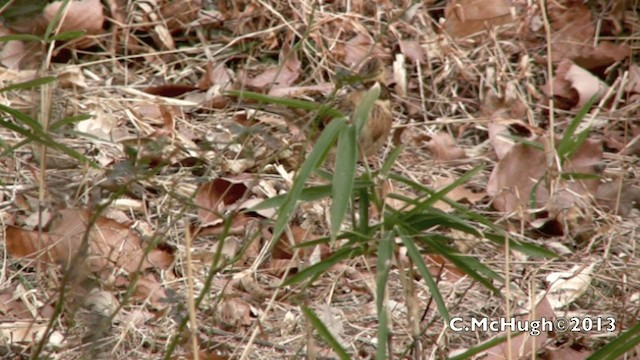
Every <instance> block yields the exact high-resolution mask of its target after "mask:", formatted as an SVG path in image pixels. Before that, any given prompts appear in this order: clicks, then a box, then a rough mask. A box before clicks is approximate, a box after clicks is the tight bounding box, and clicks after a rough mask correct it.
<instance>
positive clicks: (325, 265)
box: [282, 246, 362, 286]
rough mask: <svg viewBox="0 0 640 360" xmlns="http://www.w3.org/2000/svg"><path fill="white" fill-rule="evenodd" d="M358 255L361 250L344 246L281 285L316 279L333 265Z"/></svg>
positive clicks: (360, 253)
mask: <svg viewBox="0 0 640 360" xmlns="http://www.w3.org/2000/svg"><path fill="white" fill-rule="evenodd" d="M358 255H362V249H360V248H353V247H349V246H344V247H342V248H341V249H339V250H338V251H336V252H334V253H333V254H332V255H331V256H329V257H328V258H326V259H324V260H322V261H320V262H319V263H317V264H314V265H311V266H309V267H307V268H304V269H303V270H302V271H300V272H298V273H297V274H295V275H293V276H292V277H290V278H288V279H287V280H286V281H285V282H284V283H283V284H282V285H283V286H288V285H293V284H297V283H300V282H302V281H304V280H306V279H309V278H317V277H318V276H320V275H322V274H324V273H325V272H326V271H327V270H329V269H330V268H331V267H332V266H333V265H335V264H337V263H339V262H340V261H342V260H345V259H351V258H353V257H355V256H358Z"/></svg>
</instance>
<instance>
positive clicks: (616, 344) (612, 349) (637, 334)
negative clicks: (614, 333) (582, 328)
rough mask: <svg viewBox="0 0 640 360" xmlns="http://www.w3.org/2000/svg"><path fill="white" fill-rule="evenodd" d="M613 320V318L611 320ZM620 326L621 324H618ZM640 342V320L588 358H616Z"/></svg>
mask: <svg viewBox="0 0 640 360" xmlns="http://www.w3.org/2000/svg"><path fill="white" fill-rule="evenodd" d="M610 321H611V320H610ZM618 326H620V325H618ZM639 344H640V322H638V323H636V325H634V326H633V327H632V328H630V329H628V330H627V331H625V332H624V333H622V334H621V335H620V336H618V337H616V338H615V339H614V340H612V341H611V342H609V343H608V344H607V345H605V346H603V347H602V348H601V349H600V350H598V351H596V352H594V353H593V354H591V356H589V357H588V358H587V360H616V359H620V357H621V356H622V355H624V354H625V353H627V352H629V351H632V350H634V349H635V348H636V346H638V345H639Z"/></svg>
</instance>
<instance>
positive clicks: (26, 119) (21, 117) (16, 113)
mask: <svg viewBox="0 0 640 360" xmlns="http://www.w3.org/2000/svg"><path fill="white" fill-rule="evenodd" d="M0 111H2V112H4V113H7V114H9V115H11V116H13V117H14V118H15V119H16V120H18V121H21V122H22V123H24V124H26V125H27V126H28V127H30V128H31V130H33V131H34V132H35V133H37V134H44V130H43V129H42V125H40V123H39V122H38V121H36V120H35V119H34V118H32V117H31V116H29V115H27V114H25V113H23V112H22V111H20V110H16V109H13V108H10V107H8V106H4V105H2V104H0Z"/></svg>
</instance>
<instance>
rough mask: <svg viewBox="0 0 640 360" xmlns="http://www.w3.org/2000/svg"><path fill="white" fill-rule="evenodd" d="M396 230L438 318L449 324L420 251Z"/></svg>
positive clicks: (402, 231) (441, 300)
mask: <svg viewBox="0 0 640 360" xmlns="http://www.w3.org/2000/svg"><path fill="white" fill-rule="evenodd" d="M396 230H397V231H398V234H399V235H400V239H402V243H403V244H404V246H405V247H406V248H407V255H409V257H410V258H411V260H412V261H413V263H414V264H416V266H417V267H418V271H419V272H420V275H422V278H423V279H424V281H425V282H426V283H427V287H429V290H430V292H431V296H432V297H433V300H434V301H435V303H436V307H437V308H438V313H439V314H440V316H442V318H443V319H444V321H445V322H447V323H449V320H450V319H451V316H450V315H449V310H447V305H446V304H445V302H444V299H443V298H442V294H440V290H439V289H438V284H436V282H435V280H434V279H433V276H431V273H430V272H429V269H428V268H427V265H426V264H425V263H424V261H423V260H422V255H421V254H420V251H419V250H418V248H417V247H416V244H415V243H414V242H413V240H412V239H411V235H410V234H409V233H407V232H406V231H404V230H403V229H401V228H399V227H397V228H396Z"/></svg>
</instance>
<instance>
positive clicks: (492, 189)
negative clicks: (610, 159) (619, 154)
mask: <svg viewBox="0 0 640 360" xmlns="http://www.w3.org/2000/svg"><path fill="white" fill-rule="evenodd" d="M601 161H602V146H601V143H600V141H596V140H587V141H585V142H584V144H583V145H582V146H581V147H580V148H579V149H578V150H577V151H576V152H575V154H574V155H573V156H572V157H571V159H569V160H568V161H567V163H566V165H565V169H564V171H565V172H568V173H581V174H594V173H597V168H598V165H599V164H600V162H601ZM547 169H548V165H547V156H546V154H545V152H544V151H541V150H538V149H535V148H533V147H531V146H528V145H525V144H516V145H514V146H513V148H512V149H511V150H510V151H509V152H508V153H507V154H506V155H505V157H504V158H502V159H501V160H500V161H499V162H498V164H497V165H496V167H495V168H494V169H493V172H492V173H491V176H490V178H489V182H488V183H487V193H488V194H489V195H490V196H493V197H494V200H493V206H494V207H495V208H496V209H497V210H500V211H504V212H506V213H511V212H513V211H518V210H522V211H524V210H526V209H528V208H529V205H530V195H531V191H532V189H533V188H534V186H535V184H536V183H537V182H538V181H539V180H540V179H541V178H542V176H543V175H544V174H545V173H546V171H547ZM596 190H597V180H594V179H586V180H575V181H570V180H563V181H561V182H560V183H559V184H558V186H557V188H556V189H555V191H556V192H555V193H554V194H553V196H554V202H553V204H548V201H549V191H548V189H547V188H546V187H545V184H544V182H542V183H540V184H539V185H538V186H537V187H536V194H535V198H536V202H535V204H534V206H535V207H543V206H547V207H548V208H550V210H553V211H559V210H560V209H567V208H570V207H572V206H574V205H578V206H580V207H582V206H584V205H585V204H586V203H587V202H588V195H595V193H596ZM553 216H555V214H553Z"/></svg>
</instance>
